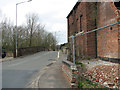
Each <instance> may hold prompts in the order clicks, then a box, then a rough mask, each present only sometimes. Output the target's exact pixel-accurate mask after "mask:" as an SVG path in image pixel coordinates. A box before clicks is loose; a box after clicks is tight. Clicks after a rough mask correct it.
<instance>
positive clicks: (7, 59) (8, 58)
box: [0, 57, 13, 63]
mask: <svg viewBox="0 0 120 90" xmlns="http://www.w3.org/2000/svg"><path fill="white" fill-rule="evenodd" d="M12 59H13V57H5V58H3V59H2V58H0V63H2V62H4V61H9V60H12Z"/></svg>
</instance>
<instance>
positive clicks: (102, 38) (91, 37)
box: [67, 2, 120, 59]
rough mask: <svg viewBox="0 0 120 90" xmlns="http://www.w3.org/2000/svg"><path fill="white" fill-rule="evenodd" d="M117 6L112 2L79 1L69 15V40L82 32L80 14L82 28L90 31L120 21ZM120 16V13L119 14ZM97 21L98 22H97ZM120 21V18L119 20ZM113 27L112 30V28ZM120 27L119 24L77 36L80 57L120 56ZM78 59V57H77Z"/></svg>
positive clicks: (77, 54)
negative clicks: (119, 27)
mask: <svg viewBox="0 0 120 90" xmlns="http://www.w3.org/2000/svg"><path fill="white" fill-rule="evenodd" d="M116 10H117V8H116V7H115V5H114V4H113V3H110V2H101V3H100V2H99V3H93V2H81V3H79V4H78V3H77V4H76V5H75V6H74V8H73V10H72V11H71V13H70V14H69V15H68V17H67V18H68V41H69V42H70V38H69V37H70V36H71V35H75V34H76V33H78V32H80V16H81V15H83V16H82V23H81V26H82V30H83V33H84V32H88V31H90V30H93V29H95V28H100V27H103V26H106V25H109V24H112V23H115V22H117V21H118V18H120V17H117V15H118V14H117V13H118V12H116ZM119 16H120V15H119ZM96 21H97V22H96ZM119 21H120V20H119ZM111 28H112V30H111ZM118 30H119V32H120V29H118V25H114V26H112V27H108V28H105V29H103V30H99V31H97V32H93V33H90V34H87V35H83V36H78V37H76V38H75V51H76V56H77V57H78V59H79V57H90V58H91V57H96V56H98V57H107V58H118V57H119V58H120V39H119V38H118V37H120V33H119V32H118ZM76 59H77V58H76Z"/></svg>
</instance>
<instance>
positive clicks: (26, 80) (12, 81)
mask: <svg viewBox="0 0 120 90" xmlns="http://www.w3.org/2000/svg"><path fill="white" fill-rule="evenodd" d="M56 57H57V52H56V51H50V52H40V53H37V54H34V55H30V56H26V57H21V58H17V59H14V60H12V61H6V62H3V63H2V88H26V87H27V86H28V85H29V84H30V82H31V81H32V78H33V77H35V76H36V75H37V74H38V72H39V71H40V70H42V69H43V68H44V67H45V66H46V65H48V64H49V63H50V62H52V60H53V59H55V58H56Z"/></svg>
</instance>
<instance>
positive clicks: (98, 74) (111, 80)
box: [84, 65, 120, 88]
mask: <svg viewBox="0 0 120 90" xmlns="http://www.w3.org/2000/svg"><path fill="white" fill-rule="evenodd" d="M84 76H85V77H87V78H89V80H91V81H94V82H97V83H99V84H101V85H103V86H106V87H109V88H118V87H119V86H120V65H97V66H95V67H93V68H92V69H90V70H88V71H86V72H85V73H84Z"/></svg>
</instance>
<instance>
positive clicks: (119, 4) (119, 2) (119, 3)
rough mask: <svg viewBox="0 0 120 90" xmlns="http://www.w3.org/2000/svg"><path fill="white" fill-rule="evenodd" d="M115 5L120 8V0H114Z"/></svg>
mask: <svg viewBox="0 0 120 90" xmlns="http://www.w3.org/2000/svg"><path fill="white" fill-rule="evenodd" d="M114 5H115V6H116V8H117V9H119V10H120V1H116V2H114Z"/></svg>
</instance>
